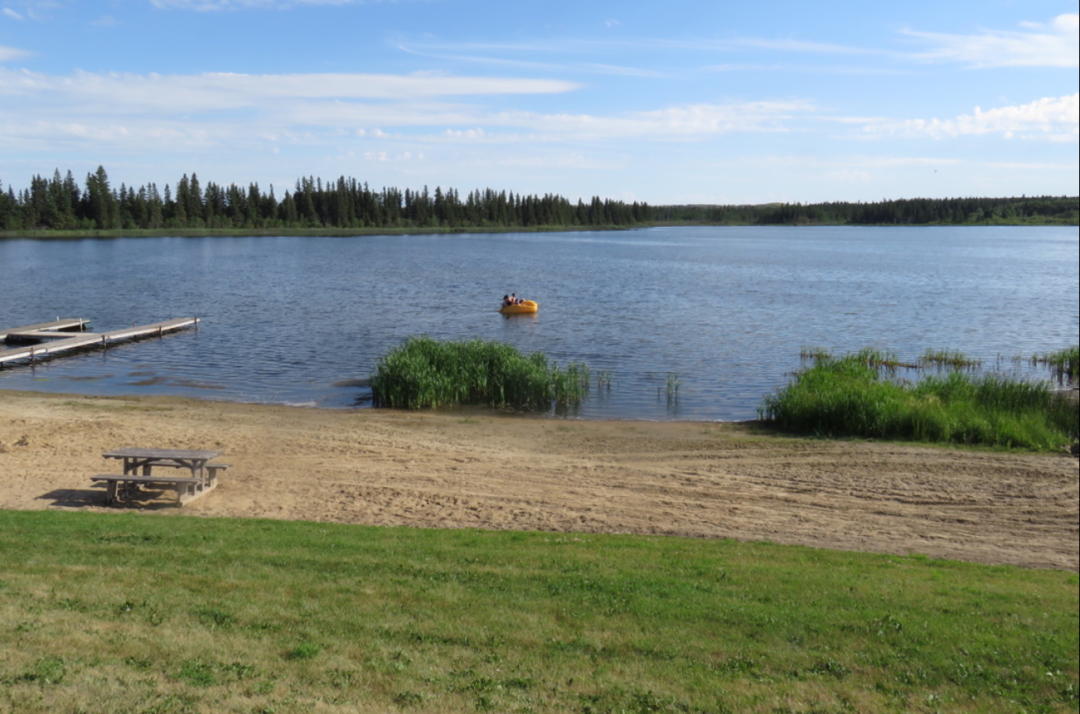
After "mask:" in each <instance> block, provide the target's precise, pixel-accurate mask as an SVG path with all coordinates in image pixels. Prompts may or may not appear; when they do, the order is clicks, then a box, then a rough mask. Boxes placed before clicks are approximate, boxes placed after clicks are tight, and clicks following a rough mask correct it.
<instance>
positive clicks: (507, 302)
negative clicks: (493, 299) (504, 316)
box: [502, 295, 514, 307]
mask: <svg viewBox="0 0 1080 714" xmlns="http://www.w3.org/2000/svg"><path fill="white" fill-rule="evenodd" d="M513 304H514V303H513V302H511V301H510V296H509V295H503V304H502V306H503V307H510V306H511V305H513Z"/></svg>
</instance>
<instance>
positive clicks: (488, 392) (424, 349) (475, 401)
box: [371, 337, 591, 411]
mask: <svg viewBox="0 0 1080 714" xmlns="http://www.w3.org/2000/svg"><path fill="white" fill-rule="evenodd" d="M590 379H591V376H590V372H589V368H588V366H587V365H584V364H580V363H575V362H571V363H570V364H569V365H568V366H567V367H566V368H565V369H562V368H560V367H559V366H558V365H557V364H555V363H553V362H550V361H549V360H548V358H547V356H546V355H544V354H543V353H542V352H535V353H533V354H531V355H528V356H526V355H522V354H521V353H520V352H518V350H516V349H515V348H514V347H512V346H510V345H508V344H505V343H501V342H492V341H485V340H468V341H462V342H440V341H438V340H434V339H432V338H430V337H410V338H409V339H407V340H406V341H405V342H404V343H403V344H402V345H401V346H399V347H398V348H396V349H393V350H391V351H390V352H389V353H387V354H386V355H385V356H383V357H382V358H381V359H380V360H379V361H378V363H377V364H376V367H375V372H374V373H373V374H372V376H371V393H372V403H373V404H374V405H375V406H377V407H396V408H406V409H421V408H434V407H445V406H458V405H479V406H490V407H507V408H512V409H520V410H525V411H546V410H547V409H550V408H551V407H552V405H572V406H576V405H578V404H580V402H581V401H582V400H584V399H585V398H586V397H587V396H588V392H589V384H590Z"/></svg>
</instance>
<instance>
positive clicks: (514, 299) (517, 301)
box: [510, 293, 525, 305]
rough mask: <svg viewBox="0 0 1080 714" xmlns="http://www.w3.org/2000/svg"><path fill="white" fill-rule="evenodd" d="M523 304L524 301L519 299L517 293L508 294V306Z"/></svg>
mask: <svg viewBox="0 0 1080 714" xmlns="http://www.w3.org/2000/svg"><path fill="white" fill-rule="evenodd" d="M524 302H525V301H524V300H522V299H521V298H519V297H518V296H517V293H510V304H511V305H521V304H522V303H524Z"/></svg>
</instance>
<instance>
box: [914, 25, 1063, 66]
mask: <svg viewBox="0 0 1080 714" xmlns="http://www.w3.org/2000/svg"><path fill="white" fill-rule="evenodd" d="M1022 27H1024V28H1025V29H1024V30H1023V31H1012V32H1007V31H1000V30H987V31H985V32H982V33H979V34H974V35H950V34H942V33H935V32H916V31H914V30H907V31H906V32H905V34H906V35H908V36H910V37H913V38H915V39H916V40H919V41H920V42H922V43H924V44H925V45H927V46H929V49H928V50H927V51H925V52H922V53H920V54H919V55H917V57H918V58H919V59H921V60H923V61H926V62H958V63H960V64H965V65H968V66H971V67H976V68H993V67H1077V66H1080V15H1077V14H1065V15H1059V16H1058V17H1056V18H1054V20H1053V21H1051V22H1049V23H1045V24H1041V23H1032V22H1026V23H1023V25H1022Z"/></svg>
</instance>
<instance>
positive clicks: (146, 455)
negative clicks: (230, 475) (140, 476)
mask: <svg viewBox="0 0 1080 714" xmlns="http://www.w3.org/2000/svg"><path fill="white" fill-rule="evenodd" d="M102 456H104V457H105V458H106V459H176V460H186V461H209V460H210V459H214V458H217V457H218V456H221V452H220V451H204V450H201V449H143V448H136V447H130V446H128V447H124V448H122V449H114V450H113V451H109V452H107V453H105V454H102Z"/></svg>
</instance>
